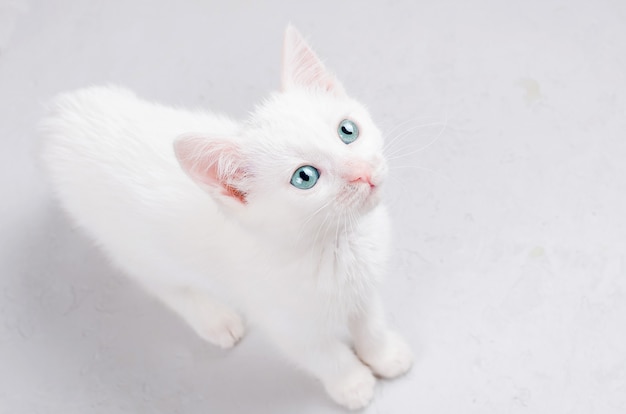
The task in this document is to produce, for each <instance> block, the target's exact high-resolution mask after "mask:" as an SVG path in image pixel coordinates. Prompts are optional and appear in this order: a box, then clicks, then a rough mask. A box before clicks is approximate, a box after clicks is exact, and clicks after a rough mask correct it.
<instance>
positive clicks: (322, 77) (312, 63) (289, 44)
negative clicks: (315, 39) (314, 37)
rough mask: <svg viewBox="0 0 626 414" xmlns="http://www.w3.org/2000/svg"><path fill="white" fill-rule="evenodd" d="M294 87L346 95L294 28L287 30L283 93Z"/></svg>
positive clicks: (283, 65)
mask: <svg viewBox="0 0 626 414" xmlns="http://www.w3.org/2000/svg"><path fill="white" fill-rule="evenodd" d="M294 87H304V88H315V89H321V90H324V91H327V92H330V93H332V94H334V95H337V96H343V95H345V91H344V89H343V86H342V85H341V83H340V82H339V81H338V80H337V79H336V78H335V76H334V75H333V74H332V73H330V72H329V71H328V70H327V69H326V67H325V66H324V64H323V63H322V61H321V60H320V59H319V58H318V57H317V55H316V54H315V52H313V50H312V49H311V47H310V46H309V45H308V44H307V43H306V41H305V40H304V38H303V37H302V35H301V34H300V33H298V31H297V30H296V29H295V28H294V27H293V26H292V25H289V26H287V30H285V40H284V43H283V62H282V88H283V91H286V90H289V89H291V88H294Z"/></svg>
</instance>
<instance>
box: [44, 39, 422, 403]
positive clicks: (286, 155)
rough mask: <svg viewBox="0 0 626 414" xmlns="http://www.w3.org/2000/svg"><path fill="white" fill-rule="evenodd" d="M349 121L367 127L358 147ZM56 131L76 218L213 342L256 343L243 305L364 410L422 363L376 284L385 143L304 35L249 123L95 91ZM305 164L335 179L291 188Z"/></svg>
mask: <svg viewBox="0 0 626 414" xmlns="http://www.w3.org/2000/svg"><path fill="white" fill-rule="evenodd" d="M344 118H348V119H351V120H353V121H354V122H356V123H357V125H358V126H359V129H360V135H359V138H358V139H357V140H356V141H355V142H354V143H352V144H350V145H346V144H344V143H343V142H342V141H341V140H340V139H339V137H338V135H337V126H338V124H339V122H340V121H341V120H342V119H344ZM43 129H44V134H45V140H44V142H43V157H44V161H45V166H46V171H47V173H48V174H49V176H50V179H51V182H52V184H53V186H54V189H55V190H56V193H57V194H58V197H59V199H60V201H61V203H62V205H63V207H64V208H65V210H67V212H68V213H69V215H70V216H71V217H72V218H73V219H74V220H75V221H76V223H77V224H78V225H79V226H80V227H82V228H83V229H84V230H85V231H86V232H87V233H88V234H89V235H90V236H91V237H92V238H93V239H94V240H95V241H96V242H97V243H98V244H100V245H101V246H102V248H103V249H104V250H105V251H106V253H107V254H108V256H109V257H110V258H111V259H112V261H113V262H114V263H116V264H117V265H118V266H119V267H120V268H121V269H122V270H123V271H125V272H126V273H127V274H128V275H129V276H131V277H132V278H134V279H135V280H137V281H138V282H139V283H140V284H141V285H142V286H144V287H145V288H146V289H147V290H148V291H149V292H151V294H153V295H155V296H156V297H158V298H159V299H160V300H161V301H162V302H164V303H165V304H167V305H168V306H169V307H170V308H171V309H173V310H174V311H175V312H176V313H178V314H179V315H180V316H181V317H182V318H184V320H186V321H187V322H188V323H189V324H190V325H191V327H192V328H194V329H195V330H196V331H197V333H198V334H199V335H200V336H202V337H203V338H205V339H206V340H207V341H209V342H212V343H214V344H216V345H219V346H222V347H225V348H228V347H231V346H233V345H234V344H235V343H236V342H237V341H238V340H239V339H240V338H241V337H242V336H243V334H244V324H243V321H242V318H241V317H240V316H239V313H238V312H237V311H235V310H234V307H236V309H237V310H238V311H241V312H243V314H245V315H246V319H247V320H248V321H249V322H250V323H254V324H256V326H258V327H259V329H260V330H262V331H263V332H264V333H265V334H267V335H268V337H269V338H270V339H271V340H273V342H274V343H275V344H276V345H277V346H278V347H279V348H280V349H282V351H283V352H284V354H285V355H286V356H287V357H288V358H289V359H291V360H292V361H293V362H294V363H296V364H297V365H298V366H300V367H301V368H303V369H304V370H306V371H308V372H309V373H311V374H312V375H314V376H316V377H317V378H319V379H320V380H321V381H322V383H323V384H324V386H325V388H326V390H327V391H328V393H329V394H330V396H331V397H332V398H333V399H334V400H335V401H337V402H338V403H339V404H342V405H344V406H346V407H348V408H351V409H356V408H360V407H363V406H365V405H366V404H367V403H368V402H369V401H370V399H371V398H372V395H373V387H374V384H375V378H374V376H373V375H372V373H374V374H376V375H378V376H381V377H395V376H397V375H401V374H403V373H404V372H406V371H407V370H408V369H409V368H410V366H411V361H412V356H411V352H410V350H409V348H408V346H407V345H406V343H405V342H404V341H403V340H402V339H400V337H399V336H398V335H396V334H395V333H392V332H391V331H389V329H388V328H387V326H386V323H385V318H384V315H383V311H382V306H381V303H380V300H379V298H378V296H377V294H376V290H375V288H376V285H377V283H378V281H379V279H380V277H381V275H382V273H383V271H384V266H385V261H386V258H387V253H388V252H387V250H388V246H389V224H388V217H387V213H386V211H385V209H384V207H383V206H382V205H381V204H380V200H379V199H380V190H379V188H380V185H381V184H382V183H383V181H384V178H385V176H386V174H387V167H386V163H385V160H384V159H383V157H382V138H381V135H380V133H379V131H378V130H377V129H376V127H375V126H374V124H373V123H372V121H371V119H370V117H369V115H368V113H367V111H366V110H365V109H364V108H363V107H362V106H361V105H360V104H358V103H357V102H355V101H354V100H352V99H350V98H348V97H347V96H346V95H345V92H344V90H343V87H342V86H341V85H340V84H339V82H338V81H337V80H336V79H335V78H334V76H332V74H330V73H329V72H328V71H327V70H326V69H325V67H324V66H323V64H322V63H321V62H320V61H319V59H317V57H316V56H315V54H314V53H313V52H312V51H311V49H310V48H309V46H308V45H307V44H306V43H305V42H304V41H303V40H302V38H301V37H300V35H299V34H298V33H297V32H296V31H295V29H293V28H291V27H289V28H288V29H287V33H286V37H285V46H284V57H283V90H282V91H281V92H280V93H275V94H274V95H272V96H271V97H270V98H269V99H268V100H267V101H266V102H265V103H263V105H261V106H260V107H258V108H257V110H256V111H255V113H254V114H253V115H252V116H251V118H250V119H249V120H248V121H247V122H245V123H237V122H235V121H233V120H230V119H228V118H226V117H223V116H219V115H215V114H213V113H209V112H192V111H184V110H180V109H173V108H169V107H166V106H162V105H159V104H155V103H149V102H146V101H143V100H140V99H139V98H137V97H136V96H135V95H134V94H133V93H131V92H129V91H127V90H124V89H121V88H118V87H92V88H88V89H84V90H80V91H77V92H73V93H68V94H63V95H61V96H59V97H58V98H56V100H55V101H54V102H53V103H52V104H51V106H50V109H49V114H48V116H47V117H46V118H45V120H44V121H43ZM302 165H313V166H315V167H316V168H317V169H318V170H319V171H320V173H321V176H320V179H319V181H318V183H317V184H316V185H315V186H314V187H313V188H311V189H309V190H301V189H298V188H295V187H294V186H292V185H291V184H290V179H291V176H292V174H293V172H294V171H295V170H296V169H297V168H298V167H300V166H302ZM356 166H358V168H360V169H361V170H363V169H365V171H366V172H367V173H368V174H370V175H371V181H372V182H373V183H374V184H375V185H376V187H374V188H370V185H369V184H367V183H364V182H363V181H355V178H358V177H355V176H354V174H355V170H356V169H357V167H356ZM346 327H347V328H348V329H349V331H350V332H351V337H352V341H353V345H354V350H355V351H356V355H355V352H353V351H352V350H351V348H350V347H349V346H348V345H347V344H345V343H344V342H342V341H341V340H340V339H339V338H338V334H339V333H341V330H342V329H346ZM357 355H358V357H357Z"/></svg>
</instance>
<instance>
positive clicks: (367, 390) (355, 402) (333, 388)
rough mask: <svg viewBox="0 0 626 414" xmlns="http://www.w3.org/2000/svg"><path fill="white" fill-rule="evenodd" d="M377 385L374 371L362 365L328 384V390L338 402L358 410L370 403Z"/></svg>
mask: <svg viewBox="0 0 626 414" xmlns="http://www.w3.org/2000/svg"><path fill="white" fill-rule="evenodd" d="M375 385H376V378H374V375H372V372H371V371H370V370H369V369H368V368H367V367H365V366H360V367H358V369H357V370H354V371H352V372H351V373H349V374H348V375H346V376H345V377H343V378H340V379H339V380H337V381H333V382H331V383H328V384H326V391H327V392H328V394H329V395H330V396H331V398H332V399H333V400H335V402H337V403H338V404H340V405H342V406H344V407H346V408H349V409H350V410H358V409H359V408H363V407H365V406H366V405H368V404H369V403H370V401H371V400H372V397H373V396H374V386H375Z"/></svg>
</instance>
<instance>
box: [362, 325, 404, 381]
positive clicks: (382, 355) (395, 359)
mask: <svg viewBox="0 0 626 414" xmlns="http://www.w3.org/2000/svg"><path fill="white" fill-rule="evenodd" d="M359 357H360V358H361V359H362V361H363V362H365V363H366V364H367V365H369V367H370V368H371V369H372V371H374V373H375V374H376V375H377V376H379V377H382V378H395V377H398V376H400V375H402V374H405V373H406V372H407V371H409V369H411V365H413V352H411V348H410V347H409V345H408V344H407V343H406V341H405V340H404V339H402V338H401V337H400V336H399V335H397V334H395V333H389V334H388V335H387V338H386V340H385V342H384V344H381V346H380V347H378V348H377V349H376V350H375V351H372V352H369V353H368V354H367V355H359Z"/></svg>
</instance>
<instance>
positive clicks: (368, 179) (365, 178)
mask: <svg viewBox="0 0 626 414" xmlns="http://www.w3.org/2000/svg"><path fill="white" fill-rule="evenodd" d="M348 169H349V171H348V173H347V174H346V176H345V179H346V181H348V182H349V183H358V182H362V183H365V184H369V186H370V187H375V184H374V183H373V182H372V172H371V168H370V166H369V165H367V164H365V163H349V164H348Z"/></svg>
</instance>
